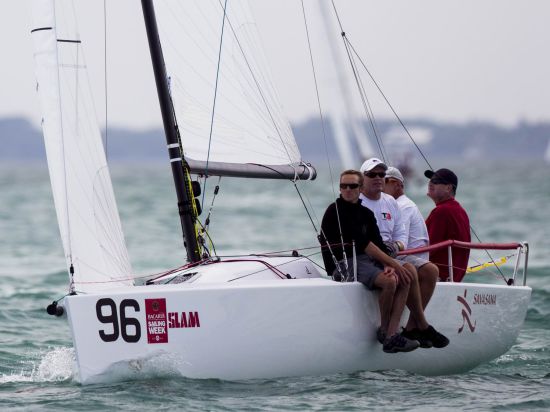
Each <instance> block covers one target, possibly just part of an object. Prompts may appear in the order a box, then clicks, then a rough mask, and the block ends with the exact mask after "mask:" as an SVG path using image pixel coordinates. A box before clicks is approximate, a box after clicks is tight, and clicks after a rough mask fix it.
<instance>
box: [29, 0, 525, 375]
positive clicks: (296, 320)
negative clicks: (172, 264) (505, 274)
mask: <svg viewBox="0 0 550 412" xmlns="http://www.w3.org/2000/svg"><path fill="white" fill-rule="evenodd" d="M65 3H69V2H67V1H57V2H54V1H53V0H34V1H33V4H34V20H33V29H32V36H33V40H34V42H35V60H36V66H37V68H36V72H37V79H38V92H39V95H40V99H41V103H42V109H43V129H44V139H45V143H46V149H47V156H48V167H49V171H50V179H51V182H52V190H53V193H54V201H55V206H56V211H57V218H58V221H59V226H60V231H61V237H62V241H63V247H64V250H65V256H66V259H67V269H68V272H69V295H68V296H66V297H65V298H64V299H63V300H62V301H60V302H59V303H57V304H56V305H52V306H51V307H50V312H51V313H53V314H57V315H63V314H66V315H67V317H68V321H69V324H70V327H71V333H72V338H73V343H74V347H75V352H76V360H77V365H78V376H79V380H80V382H82V383H83V384H87V383H95V382H102V381H105V380H111V379H126V378H133V377H136V376H137V377H139V374H140V371H142V370H143V369H144V368H154V365H155V364H157V363H159V362H160V363H164V364H169V365H170V367H171V368H172V369H173V370H174V371H176V372H177V373H179V374H181V375H182V376H186V377H192V378H220V379H252V378H271V377H283V376H300V375H319V374H331V373H338V372H353V371H357V370H380V369H403V370H407V371H411V372H415V373H421V374H428V375H437V374H449V373H459V372H462V371H466V370H469V369H471V368H473V367H475V366H477V365H479V364H480V363H483V362H486V361H488V360H491V359H494V358H496V357H498V356H499V355H501V354H502V353H505V352H506V351H507V350H508V349H509V348H510V347H511V346H512V345H513V344H514V342H515V340H516V338H517V336H518V333H519V331H520V329H521V326H522V324H523V320H524V319H525V315H526V311H527V306H528V303H529V299H530V293H531V289H530V288H529V287H527V286H525V278H526V263H525V264H524V265H523V266H521V265H520V263H519V262H520V257H523V258H524V259H525V260H524V262H526V261H527V260H526V259H527V252H528V249H527V247H526V245H523V244H512V245H509V244H508V245H506V248H512V249H516V251H517V256H518V261H517V262H518V263H517V264H516V265H515V268H514V273H513V276H512V278H513V279H515V278H516V275H517V274H518V271H519V268H520V267H522V268H523V279H524V281H523V285H522V286H517V285H516V282H515V281H512V282H510V285H501V286H500V285H488V284H474V283H452V282H450V283H440V284H438V285H437V287H436V290H435V293H434V296H433V297H432V299H431V301H430V304H429V306H428V308H427V311H426V315H427V317H428V318H429V319H430V321H431V322H432V323H433V324H434V325H435V326H436V327H437V329H438V330H440V331H441V332H442V333H444V334H445V335H446V336H448V337H449V339H450V340H451V344H450V345H449V346H448V347H446V348H444V349H440V350H417V351H415V352H412V353H407V354H385V353H383V352H382V350H381V346H380V344H378V343H377V342H376V337H375V331H376V327H377V326H378V325H379V322H380V314H379V309H378V302H377V296H376V294H375V293H372V292H369V291H367V290H366V289H365V288H364V286H363V285H362V284H359V283H357V282H355V283H338V282H334V281H332V280H331V279H329V278H327V277H326V274H325V273H324V271H320V270H319V269H318V266H317V265H316V264H315V263H314V262H312V261H311V260H310V259H309V258H307V257H305V256H301V255H300V254H299V253H297V252H296V253H290V254H288V255H247V256H232V257H223V256H219V255H217V254H216V252H215V249H214V248H213V247H211V246H209V243H210V239H209V236H208V230H207V229H208V223H207V222H206V221H205V223H204V224H202V223H201V222H200V220H199V218H198V216H199V214H200V203H199V202H198V196H199V190H200V189H201V187H200V185H199V184H198V183H197V181H194V180H193V179H192V174H194V175H199V176H202V177H203V178H205V179H206V177H211V176H232V177H255V178H282V179H288V180H291V181H292V182H293V183H296V182H297V181H300V180H310V179H314V178H315V174H316V172H315V169H314V168H313V167H312V166H311V165H309V164H307V163H306V162H304V161H303V160H302V158H301V155H300V153H299V150H298V146H297V145H296V142H295V139H294V136H293V135H292V131H291V129H290V126H289V124H288V121H286V119H285V117H284V115H283V113H282V110H281V109H280V105H279V103H278V101H277V94H276V91H275V89H274V86H273V82H272V81H271V79H270V77H269V70H268V65H267V62H266V60H265V58H264V57H263V55H262V53H261V49H260V48H259V47H258V36H257V33H256V26H255V25H254V24H253V23H252V22H253V19H252V16H251V13H250V11H249V10H248V7H247V5H246V3H245V2H234V3H233V2H229V3H227V7H224V6H223V4H221V3H219V2H216V1H213V2H207V1H201V2H195V3H193V2H191V3H185V5H184V4H183V3H179V2H177V3H169V2H158V3H157V4H156V6H157V8H158V10H157V11H159V13H158V14H159V18H158V22H159V26H160V25H162V27H163V30H162V33H170V32H177V33H178V35H177V36H176V37H175V38H177V41H174V40H173V39H172V38H171V37H169V35H168V37H167V35H162V34H161V35H160V36H159V33H158V29H157V17H156V15H155V9H154V7H153V3H152V1H147V0H143V1H142V6H143V11H144V20H145V24H146V28H147V34H148V40H149V48H150V51H151V57H152V62H153V67H154V71H155V80H156V85H157V90H158V93H159V102H160V106H161V112H162V115H163V123H164V130H165V134H166V138H167V149H168V153H169V158H170V164H171V167H172V173H173V176H174V182H175V189H176V193H177V196H178V212H179V216H180V224H181V227H182V229H183V233H184V241H185V246H186V251H187V257H188V263H187V264H186V265H185V266H183V267H182V268H179V269H176V270H173V271H170V272H169V273H166V274H163V275H161V276H157V277H155V278H152V279H150V280H149V281H148V282H146V284H144V285H136V283H135V280H134V276H133V271H132V269H131V265H130V261H129V258H128V253H127V250H126V246H125V242H124V236H123V234H122V229H121V224H120V220H119V216H118V211H117V207H116V202H115V198H114V194H113V189H112V185H111V180H110V176H109V171H108V166H107V162H106V159H105V155H104V149H103V146H102V141H101V136H100V133H99V128H98V127H97V124H96V123H95V121H92V120H91V119H92V118H93V117H94V116H93V113H94V110H93V99H92V98H91V93H90V91H89V89H88V88H87V86H88V83H87V82H86V81H85V68H86V64H85V62H84V61H83V60H82V58H83V53H82V40H81V39H80V37H79V35H78V32H77V31H76V26H74V25H72V24H67V22H68V21H70V19H67V14H66V13H65V12H64V10H67V9H68V10H70V7H69V8H66V6H67V4H65ZM61 16H63V18H59V20H57V19H56V17H61ZM212 22H216V23H217V25H216V26H214V25H213V23H212ZM196 34H199V35H201V36H202V37H201V39H202V40H201V41H200V42H199V41H197V40H196V39H195V37H194V36H195V35H196ZM205 39H208V40H205ZM161 43H162V45H163V48H162V49H161ZM176 43H177V44H176ZM222 51H223V52H225V54H222ZM187 56H190V57H187ZM165 64H166V65H165ZM218 68H219V69H218ZM213 119H215V121H214V120H213ZM180 132H181V136H180ZM203 187H204V186H203ZM485 246H491V245H485ZM492 246H495V245H492ZM432 247H453V245H443V246H441V245H439V246H438V245H434V246H432ZM461 247H477V246H475V245H461ZM503 247H504V246H503ZM497 248H499V247H498V245H497ZM403 320H404V319H403Z"/></svg>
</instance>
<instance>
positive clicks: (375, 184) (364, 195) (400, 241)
mask: <svg viewBox="0 0 550 412" xmlns="http://www.w3.org/2000/svg"><path fill="white" fill-rule="evenodd" d="M387 170H388V166H387V165H386V164H385V163H384V162H382V161H381V160H380V159H377V158H374V157H373V158H370V159H368V160H366V161H365V162H364V163H363V165H362V166H361V169H360V171H361V173H363V175H364V177H365V179H364V181H363V187H362V191H361V195H360V199H361V204H362V205H363V206H365V207H368V208H369V209H370V210H372V212H373V213H374V216H375V217H376V223H377V224H378V228H379V230H380V235H381V236H382V240H383V241H384V243H385V245H386V246H387V249H388V250H389V252H390V256H392V257H394V256H395V255H396V253H397V252H399V251H401V250H404V249H406V248H407V246H408V234H407V232H406V230H405V225H404V224H403V221H402V218H401V212H400V210H399V205H398V204H397V201H396V200H395V199H394V198H393V197H392V196H390V195H388V194H386V193H384V186H385V178H386V171H387ZM402 263H403V265H404V266H405V267H406V268H407V270H409V271H410V272H413V274H414V279H413V281H412V282H411V286H410V289H409V296H408V299H407V306H408V308H409V309H410V311H411V316H410V318H409V322H408V324H407V326H408V328H409V329H410V330H411V331H414V334H415V336H416V338H415V340H418V341H419V342H420V346H421V347H425V348H429V347H432V346H433V347H437V348H442V347H445V346H447V345H448V344H449V340H448V339H447V338H446V337H445V336H443V335H442V334H440V333H439V332H437V331H436V330H435V329H434V328H433V327H432V326H430V325H428V324H427V323H426V319H425V317H424V305H423V304H422V297H421V293H420V286H419V280H418V273H417V271H416V268H415V267H414V265H412V264H411V263H408V262H404V261H402ZM409 329H406V331H405V333H407V330H409Z"/></svg>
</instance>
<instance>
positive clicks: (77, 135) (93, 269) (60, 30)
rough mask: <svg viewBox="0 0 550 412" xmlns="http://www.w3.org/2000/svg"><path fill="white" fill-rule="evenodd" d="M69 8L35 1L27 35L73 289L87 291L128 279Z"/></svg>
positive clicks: (125, 255)
mask: <svg viewBox="0 0 550 412" xmlns="http://www.w3.org/2000/svg"><path fill="white" fill-rule="evenodd" d="M65 3H66V4H65ZM72 11H73V9H72V4H71V2H69V1H57V2H55V3H54V1H53V0H33V2H32V14H33V26H32V37H33V41H34V59H35V63H36V78H37V91H38V94H39V97H40V102H41V106H42V114H43V117H42V127H43V133H44V141H45V145H46V154H47V158H48V168H49V173H50V180H51V185H52V191H53V197H54V202H55V208H56V212H57V220H58V222H59V228H60V232H61V238H62V240H63V247H64V250H65V257H66V259H67V267H68V269H69V271H70V272H74V275H72V276H71V291H76V292H92V291H97V290H101V289H105V288H111V287H114V286H117V285H132V284H133V280H132V278H131V273H132V270H131V266H130V262H129V258H128V252H127V250H126V245H125V242H124V236H123V233H122V229H121V224H120V219H119V215H118V210H117V206H116V202H115V197H114V193H113V188H112V185H111V178H110V174H109V169H108V167H107V162H106V158H105V153H104V149H103V145H102V141H101V134H100V131H99V128H98V125H97V120H96V115H95V111H94V106H93V101H92V96H91V93H90V88H89V83H88V78H87V73H86V65H85V63H84V54H83V50H82V44H81V42H80V40H79V36H78V32H77V31H76V24H75V19H74V16H73V15H72Z"/></svg>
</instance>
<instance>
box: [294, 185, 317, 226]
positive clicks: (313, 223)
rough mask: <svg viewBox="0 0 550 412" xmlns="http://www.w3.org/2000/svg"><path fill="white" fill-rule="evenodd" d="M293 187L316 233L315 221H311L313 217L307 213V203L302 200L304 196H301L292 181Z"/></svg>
mask: <svg viewBox="0 0 550 412" xmlns="http://www.w3.org/2000/svg"><path fill="white" fill-rule="evenodd" d="M294 188H295V189H296V193H298V196H299V197H300V200H301V201H302V205H303V206H304V209H306V213H307V216H308V217H309V221H310V222H311V224H312V225H313V229H315V233H317V227H316V226H315V222H313V218H312V217H311V214H310V213H309V210H308V208H307V205H306V203H305V202H304V198H303V197H302V194H301V193H300V189H298V186H297V185H296V182H294Z"/></svg>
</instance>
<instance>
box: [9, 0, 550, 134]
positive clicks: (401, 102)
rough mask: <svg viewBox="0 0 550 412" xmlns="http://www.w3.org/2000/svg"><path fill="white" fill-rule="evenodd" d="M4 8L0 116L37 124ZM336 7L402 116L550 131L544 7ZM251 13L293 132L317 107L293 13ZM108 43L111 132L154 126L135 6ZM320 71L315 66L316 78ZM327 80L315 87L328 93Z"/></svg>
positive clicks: (90, 8)
mask: <svg viewBox="0 0 550 412" xmlns="http://www.w3.org/2000/svg"><path fill="white" fill-rule="evenodd" d="M304 4H305V7H306V12H307V13H308V14H307V16H308V19H309V22H308V25H309V27H310V29H311V33H310V35H311V38H312V42H313V43H314V44H317V45H324V44H325V43H326V42H327V40H326V36H324V33H319V31H317V32H316V31H315V27H316V26H315V24H316V22H315V19H316V15H315V11H314V10H313V6H314V5H315V3H314V2H312V1H307V0H306V1H305V2H304ZM2 6H3V9H4V10H2V13H0V38H1V39H2V40H1V41H2V42H3V43H2V48H3V50H5V51H7V53H5V56H7V57H6V60H5V61H4V64H3V65H2V66H1V67H0V83H1V84H0V89H1V90H2V99H0V117H1V118H5V117H13V116H24V117H25V118H28V119H29V120H30V121H32V122H33V123H34V124H35V125H38V124H39V119H40V108H39V104H38V99H37V97H36V95H35V77H34V73H33V70H34V62H33V59H32V53H33V51H32V43H31V36H30V29H31V19H30V12H29V2H20V1H18V2H9V4H8V2H4V3H3V4H2ZM336 6H337V7H338V11H339V13H340V17H341V19H342V22H343V24H344V29H345V31H346V33H347V36H348V38H349V39H350V41H351V42H352V43H353V44H354V46H355V47H356V48H357V49H358V51H359V53H360V55H361V57H362V58H363V59H364V60H365V61H366V64H367V66H368V67H369V69H370V70H371V72H372V73H373V74H374V76H375V78H376V79H377V81H378V82H379V84H380V85H381V86H382V88H383V90H384V92H385V93H386V95H387V96H388V98H389V99H390V101H391V102H392V104H393V106H394V107H395V109H396V110H397V112H398V113H399V114H400V116H402V117H404V118H419V117H423V118H429V119H433V120H436V121H439V122H450V123H465V122H476V121H487V122H492V123H498V124H501V125H505V126H509V127H511V126H513V125H517V124H519V123H520V122H522V121H525V122H529V123H534V122H540V121H543V122H547V121H550V112H549V111H548V110H547V102H548V100H549V98H550V84H549V83H548V82H547V81H546V76H547V73H550V56H548V54H547V53H544V50H545V49H546V44H545V43H546V39H547V38H548V37H549V36H548V34H550V27H549V26H548V25H547V21H548V20H549V18H550V2H546V1H540V0H537V1H529V2H521V1H519V0H505V1H498V0H490V1H484V2H476V1H473V0H466V1H458V0H455V1H447V2H439V1H437V0H420V1H415V2H408V1H406V0H400V1H394V2H387V3H386V2H384V3H380V2H374V1H340V2H339V1H336ZM77 7H78V8H83V9H84V10H82V11H83V12H84V13H83V14H84V15H85V18H83V17H82V16H80V17H81V18H80V26H81V36H82V39H83V41H85V50H86V57H87V64H88V67H89V71H90V76H91V79H92V88H93V90H94V95H95V99H96V110H97V117H98V120H99V122H100V123H101V124H102V125H103V124H104V119H105V114H104V108H105V107H104V105H105V98H104V80H103V74H104V66H103V64H104V58H103V57H104V49H103V46H104V37H103V33H104V27H103V17H102V13H103V2H85V3H80V4H77ZM252 10H253V13H254V15H255V17H256V20H257V25H258V27H259V28H260V34H261V37H262V39H261V40H262V41H263V43H264V45H265V52H266V54H267V57H268V59H269V61H270V63H271V64H272V74H273V77H274V80H275V83H276V85H277V87H278V89H279V94H280V96H281V103H282V105H283V108H284V110H285V113H286V114H287V116H288V118H289V120H290V121H291V122H293V123H297V122H300V121H304V119H307V118H308V117H311V116H313V115H315V113H316V112H317V110H318V108H317V106H316V102H315V92H314V88H313V83H312V80H311V67H310V62H309V55H308V50H307V46H306V40H305V35H304V23H303V16H302V10H301V4H300V2H296V1H291V0H279V1H277V2H267V1H265V0H261V1H254V2H252ZM120 22H123V24H124V30H121V29H120V26H121V24H120ZM318 26H319V22H317V27H318ZM323 27H324V26H323ZM281 28H283V30H281ZM107 33H108V39H109V42H108V48H107V52H108V53H107V54H108V60H109V63H111V65H109V67H108V70H107V72H108V100H107V102H108V107H109V115H108V123H109V126H110V127H124V128H132V129H135V130H145V129H151V128H156V127H160V114H159V110H158V104H157V100H156V99H157V98H156V92H155V90H154V84H153V78H152V70H151V65H150V62H149V57H148V53H149V52H148V49H147V46H146V40H145V33H144V28H143V22H142V16H141V8H140V7H139V6H138V4H137V2H135V1H132V0H118V1H117V2H113V3H108V4H107ZM90 36H92V37H90ZM338 41H340V42H341V40H340V39H338ZM336 44H338V43H336ZM317 57H319V55H318V56H317ZM320 58H321V59H322V56H321V57H320ZM325 58H326V56H325ZM321 61H323V60H321ZM322 66H323V64H319V61H318V64H317V69H319V68H320V67H322ZM327 76H328V77H325V78H324V80H323V84H324V85H327V84H328V85H330V84H331V83H333V82H334V79H331V78H330V76H329V75H327ZM329 100H330V99H329ZM325 101H326V100H325ZM325 105H327V104H326V103H325ZM382 116H383V117H388V116H387V115H386V114H383V115H382Z"/></svg>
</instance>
